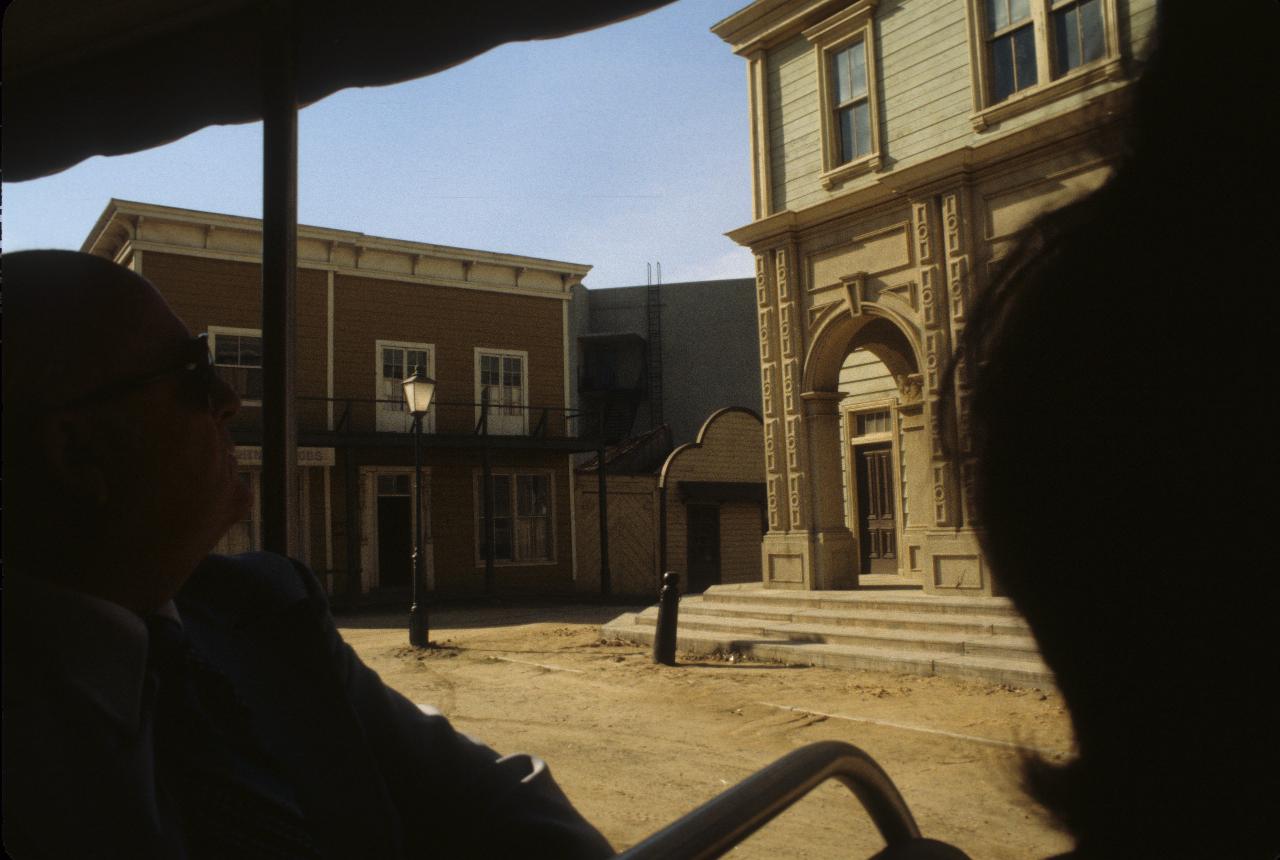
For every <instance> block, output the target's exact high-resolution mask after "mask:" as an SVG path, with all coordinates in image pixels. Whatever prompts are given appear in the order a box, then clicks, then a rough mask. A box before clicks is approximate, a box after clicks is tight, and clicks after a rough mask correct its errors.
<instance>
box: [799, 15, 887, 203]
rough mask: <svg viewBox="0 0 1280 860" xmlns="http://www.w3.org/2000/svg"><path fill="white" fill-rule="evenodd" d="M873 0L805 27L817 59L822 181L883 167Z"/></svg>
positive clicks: (831, 181) (828, 182)
mask: <svg viewBox="0 0 1280 860" xmlns="http://www.w3.org/2000/svg"><path fill="white" fill-rule="evenodd" d="M875 8H876V2H875V0H859V2H857V3H854V4H853V5H852V6H849V7H847V8H845V9H843V10H841V11H840V12H838V13H836V14H835V15H832V16H831V17H830V18H828V19H826V20H825V21H822V22H820V23H818V24H816V25H814V26H812V27H810V28H809V29H807V30H805V31H804V37H805V38H806V39H808V40H809V42H810V44H812V45H813V46H814V55H815V57H816V60H817V74H818V98H819V100H820V102H821V112H820V114H819V115H820V116H821V118H822V119H821V123H820V126H821V134H822V170H823V173H822V185H823V187H824V188H828V189H830V188H834V187H836V186H837V185H839V184H840V183H842V182H844V181H845V180H846V179H849V178H851V177H854V176H857V175H859V174H861V173H866V172H868V171H872V170H879V169H880V166H881V164H882V160H881V157H880V133H879V127H880V125H879V123H880V117H879V106H878V105H877V104H876V82H877V79H876V60H875V32H874V29H875V28H874V26H873V25H874V23H875V22H874V18H873V13H874V12H875Z"/></svg>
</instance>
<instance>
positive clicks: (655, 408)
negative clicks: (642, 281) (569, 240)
mask: <svg viewBox="0 0 1280 860" xmlns="http://www.w3.org/2000/svg"><path fill="white" fill-rule="evenodd" d="M572 314H573V330H574V335H575V338H576V340H577V350H576V352H575V355H574V356H573V359H572V360H573V362H574V364H575V370H576V372H575V376H576V378H577V380H578V389H577V393H576V395H577V397H578V400H577V401H575V405H577V406H580V407H581V408H583V409H584V410H587V411H591V412H593V413H595V414H598V413H599V411H600V410H601V409H603V408H605V404H606V403H608V404H609V406H608V411H609V415H610V417H611V419H612V421H613V423H614V427H613V433H612V434H611V435H612V436H613V437H614V438H617V439H625V438H628V437H631V436H635V435H640V434H644V433H647V432H648V431H650V430H652V429H654V428H656V427H659V426H661V425H663V424H665V425H667V426H669V427H670V428H671V437H672V442H673V444H675V445H683V444H684V443H686V442H692V441H693V440H694V437H695V436H697V434H698V431H699V429H701V427H702V424H703V422H704V421H706V420H707V416H709V415H710V414H711V413H712V412H714V411H716V410H717V409H721V408H723V407H725V406H745V407H748V408H750V409H755V410H757V411H758V410H759V408H760V383H759V379H758V374H757V370H756V367H757V362H758V357H759V356H758V352H757V349H756V345H755V331H756V314H755V282H754V280H752V279H751V278H730V279H725V280H717V281H685V282H677V283H670V284H649V285H641V286H633V287H613V288H609V289H590V290H589V289H586V288H584V287H580V286H579V287H575V288H574V299H573V307H572Z"/></svg>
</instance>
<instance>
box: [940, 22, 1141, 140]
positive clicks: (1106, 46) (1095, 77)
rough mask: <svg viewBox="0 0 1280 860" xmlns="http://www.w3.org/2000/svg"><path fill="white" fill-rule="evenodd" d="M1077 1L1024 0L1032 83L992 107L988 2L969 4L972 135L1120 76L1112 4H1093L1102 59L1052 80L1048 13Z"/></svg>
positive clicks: (1051, 38)
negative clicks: (1099, 11) (1030, 42)
mask: <svg viewBox="0 0 1280 860" xmlns="http://www.w3.org/2000/svg"><path fill="white" fill-rule="evenodd" d="M1076 2H1080V0H1029V5H1030V8H1031V22H1032V23H1031V25H1030V26H1031V27H1032V38H1033V40H1034V43H1035V49H1036V83H1034V84H1031V85H1030V86H1028V87H1024V88H1023V89H1020V90H1016V91H1014V92H1012V93H1010V94H1009V95H1008V96H1007V97H1005V98H1004V99H1003V100H1001V101H998V102H993V101H992V100H991V87H992V85H993V83H994V81H993V78H994V76H993V74H992V70H991V67H990V57H989V52H988V50H987V48H988V45H989V42H990V39H991V38H993V37H994V36H995V35H996V34H993V33H988V32H987V12H986V6H987V0H969V2H968V3H967V4H966V7H965V12H966V16H967V18H968V24H969V55H970V63H969V67H970V70H971V72H972V79H973V113H972V114H971V115H970V117H969V120H970V122H971V123H972V125H973V128H974V130H975V131H985V130H986V129H987V128H989V127H991V126H993V125H997V124H999V123H1001V122H1003V121H1005V120H1007V119H1009V118H1011V117H1015V116H1018V115H1020V114H1024V113H1027V112H1028V111H1032V110H1035V109H1036V108H1039V107H1042V106H1044V105H1046V104H1049V103H1050V102H1053V101H1056V100H1057V99H1060V98H1063V97H1065V96H1068V95H1070V94H1072V93H1075V92H1079V91H1080V90H1083V89H1087V88H1088V87H1091V86H1093V85H1094V84H1097V83H1100V82H1103V81H1109V80H1117V79H1119V78H1121V77H1123V76H1124V61H1123V58H1122V56H1121V51H1120V38H1119V32H1120V28H1119V21H1118V18H1117V15H1116V2H1115V0H1098V2H1099V3H1101V4H1102V39H1103V47H1102V56H1100V57H1098V58H1097V59H1096V60H1091V61H1089V62H1087V63H1081V64H1080V65H1079V66H1076V67H1075V68H1074V69H1069V70H1068V71H1066V72H1063V73H1062V74H1060V75H1057V76H1056V77H1055V76H1054V69H1055V67H1056V63H1055V57H1054V56H1053V50H1054V42H1055V40H1054V38H1053V14H1054V12H1055V11H1057V10H1059V9H1062V8H1063V7H1065V6H1068V5H1071V4H1072V3H1076ZM1023 26H1026V25H1023ZM1014 29H1017V27H1016V26H1014V25H1009V26H1008V27H1006V28H1005V31H1011V30H1014ZM1002 32H1004V31H1002Z"/></svg>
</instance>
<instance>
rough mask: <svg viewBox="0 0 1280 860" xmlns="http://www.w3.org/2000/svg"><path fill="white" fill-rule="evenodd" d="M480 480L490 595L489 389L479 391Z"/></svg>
mask: <svg viewBox="0 0 1280 860" xmlns="http://www.w3.org/2000/svg"><path fill="white" fill-rule="evenodd" d="M480 433H481V435H482V436H483V437H484V442H483V445H482V447H481V449H480V452H481V458H482V459H481V481H483V482H484V492H483V498H484V503H483V504H484V593H485V594H486V595H487V596H489V597H492V596H493V594H494V590H495V589H496V588H497V576H496V574H495V573H494V570H493V549H494V544H495V543H496V542H497V538H496V533H495V527H494V522H493V468H492V466H491V464H490V462H489V389H488V388H485V389H484V390H482V391H481V392H480Z"/></svg>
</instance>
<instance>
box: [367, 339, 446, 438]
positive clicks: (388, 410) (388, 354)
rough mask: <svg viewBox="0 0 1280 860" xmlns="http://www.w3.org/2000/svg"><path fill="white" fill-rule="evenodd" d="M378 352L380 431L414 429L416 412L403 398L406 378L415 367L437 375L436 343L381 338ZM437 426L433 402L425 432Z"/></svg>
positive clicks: (397, 431)
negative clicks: (433, 344)
mask: <svg viewBox="0 0 1280 860" xmlns="http://www.w3.org/2000/svg"><path fill="white" fill-rule="evenodd" d="M375 352H376V353H377V357H378V359H377V374H378V375H377V379H376V380H375V382H376V384H377V392H378V394H377V400H378V404H377V415H378V430H379V432H383V433H386V432H390V433H408V432H409V431H410V430H412V429H413V416H412V415H410V414H409V409H408V405H407V404H406V403H405V402H404V387H403V384H402V383H403V382H404V379H405V377H406V376H409V375H411V374H412V373H413V372H414V371H415V370H421V371H422V372H423V373H425V374H426V375H427V376H431V377H434V376H435V347H433V346H432V345H431V344H429V343H400V342H396V341H389V340H380V341H378V342H377V344H376V345H375ZM435 426H436V407H435V404H434V403H432V404H431V408H430V409H428V410H427V414H426V417H425V418H424V419H423V422H422V430H423V432H424V433H432V432H434V431H435Z"/></svg>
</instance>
